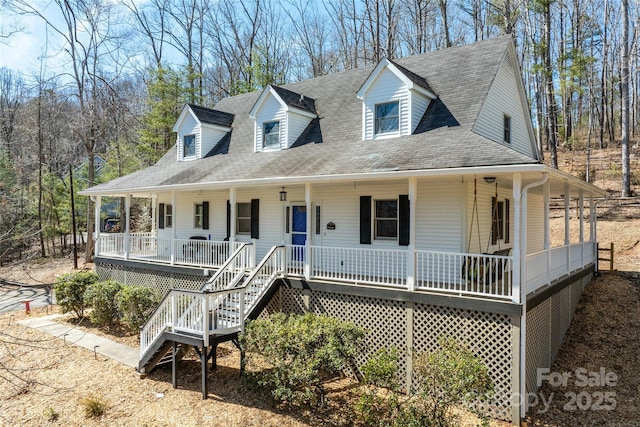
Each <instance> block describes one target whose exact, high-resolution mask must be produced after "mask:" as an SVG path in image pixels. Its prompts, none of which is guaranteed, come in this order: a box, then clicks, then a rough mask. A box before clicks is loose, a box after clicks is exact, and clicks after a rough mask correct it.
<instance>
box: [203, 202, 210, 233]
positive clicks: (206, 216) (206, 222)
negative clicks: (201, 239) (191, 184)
mask: <svg viewBox="0 0 640 427" xmlns="http://www.w3.org/2000/svg"><path fill="white" fill-rule="evenodd" d="M202 229H203V230H208V229H209V202H202Z"/></svg>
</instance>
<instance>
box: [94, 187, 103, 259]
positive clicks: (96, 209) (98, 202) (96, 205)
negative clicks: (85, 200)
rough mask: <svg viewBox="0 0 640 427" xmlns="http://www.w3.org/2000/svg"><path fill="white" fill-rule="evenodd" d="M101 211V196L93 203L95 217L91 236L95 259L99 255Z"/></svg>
mask: <svg viewBox="0 0 640 427" xmlns="http://www.w3.org/2000/svg"><path fill="white" fill-rule="evenodd" d="M101 209H102V196H96V200H95V202H94V217H95V221H94V222H95V224H94V232H93V236H94V239H95V242H96V243H95V245H93V256H94V257H97V256H98V255H100V243H99V239H100V227H101V224H100V210H101Z"/></svg>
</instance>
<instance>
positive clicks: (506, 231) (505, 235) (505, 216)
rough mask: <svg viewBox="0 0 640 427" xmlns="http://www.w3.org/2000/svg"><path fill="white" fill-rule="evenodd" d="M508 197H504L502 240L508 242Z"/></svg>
mask: <svg viewBox="0 0 640 427" xmlns="http://www.w3.org/2000/svg"><path fill="white" fill-rule="evenodd" d="M509 227H510V224H509V199H504V242H505V243H509Z"/></svg>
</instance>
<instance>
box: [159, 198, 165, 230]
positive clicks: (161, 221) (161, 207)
mask: <svg viewBox="0 0 640 427" xmlns="http://www.w3.org/2000/svg"><path fill="white" fill-rule="evenodd" d="M158 228H159V229H164V203H160V204H159V205H158Z"/></svg>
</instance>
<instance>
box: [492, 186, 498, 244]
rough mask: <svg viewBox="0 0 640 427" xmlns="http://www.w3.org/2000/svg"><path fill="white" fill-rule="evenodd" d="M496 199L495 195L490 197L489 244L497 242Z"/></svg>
mask: <svg viewBox="0 0 640 427" xmlns="http://www.w3.org/2000/svg"><path fill="white" fill-rule="evenodd" d="M497 203H498V200H497V199H496V198H495V197H492V198H491V244H492V245H495V244H496V243H498V212H497V209H496V208H497V206H496V205H497Z"/></svg>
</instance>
